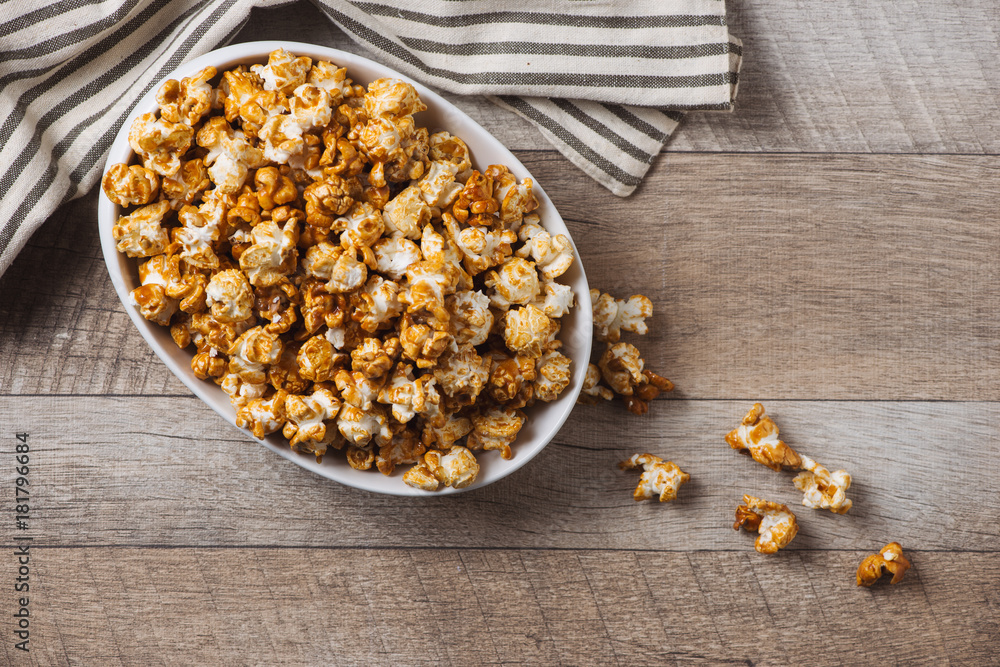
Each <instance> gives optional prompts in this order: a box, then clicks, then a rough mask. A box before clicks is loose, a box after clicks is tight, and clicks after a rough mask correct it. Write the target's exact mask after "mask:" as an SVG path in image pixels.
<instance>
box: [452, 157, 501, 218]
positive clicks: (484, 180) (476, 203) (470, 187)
mask: <svg viewBox="0 0 1000 667" xmlns="http://www.w3.org/2000/svg"><path fill="white" fill-rule="evenodd" d="M488 172H489V170H487V174H483V173H481V172H478V171H473V172H472V174H471V175H470V176H469V179H468V180H467V181H466V182H465V187H464V188H463V189H462V192H461V193H460V194H459V195H458V199H456V200H455V203H454V204H452V207H451V214H452V215H453V216H455V219H456V220H458V221H459V222H462V223H466V224H469V225H481V226H485V227H491V226H492V225H493V224H494V223H495V222H496V221H497V219H496V218H495V217H494V216H493V214H494V213H496V212H497V211H498V210H499V209H500V204H499V203H498V202H497V200H496V199H494V198H493V179H491V178H490V177H489V175H488Z"/></svg>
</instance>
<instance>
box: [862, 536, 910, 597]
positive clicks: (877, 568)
mask: <svg viewBox="0 0 1000 667" xmlns="http://www.w3.org/2000/svg"><path fill="white" fill-rule="evenodd" d="M909 569H910V561H909V560H907V558H906V556H904V555H903V547H902V546H901V545H900V544H899V542H890V543H889V544H887V545H885V546H884V547H882V550H881V551H880V552H878V553H877V554H872V555H870V556H868V557H867V558H865V559H864V560H863V561H861V565H859V566H858V575H857V580H858V586H871V585H872V584H874V583H875V582H876V581H878V580H879V579H880V578H881V577H882V575H883V574H886V573H888V574H891V575H892V580H891V581H890V582H889V583H890V584H898V583H899V582H900V581H901V580H902V579H903V575H904V574H906V571H907V570H909Z"/></svg>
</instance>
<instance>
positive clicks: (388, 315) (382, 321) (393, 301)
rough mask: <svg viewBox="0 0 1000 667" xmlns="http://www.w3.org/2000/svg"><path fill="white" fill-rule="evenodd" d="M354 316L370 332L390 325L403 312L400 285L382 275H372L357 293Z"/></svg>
mask: <svg viewBox="0 0 1000 667" xmlns="http://www.w3.org/2000/svg"><path fill="white" fill-rule="evenodd" d="M354 302H355V307H354V313H353V314H352V317H353V318H354V319H355V320H356V321H357V322H358V324H360V325H361V328H362V329H364V330H365V331H367V332H368V333H374V332H375V331H377V330H378V329H379V328H380V327H383V326H387V325H389V324H390V323H391V322H392V321H393V320H394V319H395V318H396V317H397V316H398V315H399V314H400V313H401V312H403V304H402V303H401V302H400V301H399V285H398V284H396V283H394V282H392V281H391V280H383V279H382V277H381V276H371V277H370V278H368V282H366V283H365V285H364V287H362V288H361V290H360V291H359V292H357V293H356V294H355V298H354Z"/></svg>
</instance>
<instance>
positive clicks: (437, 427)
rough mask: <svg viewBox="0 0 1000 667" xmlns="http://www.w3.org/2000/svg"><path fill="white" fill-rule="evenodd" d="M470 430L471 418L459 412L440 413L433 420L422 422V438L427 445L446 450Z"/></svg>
mask: <svg viewBox="0 0 1000 667" xmlns="http://www.w3.org/2000/svg"><path fill="white" fill-rule="evenodd" d="M470 431H472V420H471V419H469V418H468V417H466V416H464V415H462V414H459V413H451V412H449V413H442V415H441V416H439V417H438V419H436V420H434V421H428V422H424V431H423V434H422V440H423V443H424V444H425V445H427V446H428V447H433V448H435V449H440V450H442V451H448V450H450V449H451V448H452V446H454V444H455V443H456V442H458V441H459V440H461V439H462V438H464V437H465V436H467V435H468V434H469V432H470Z"/></svg>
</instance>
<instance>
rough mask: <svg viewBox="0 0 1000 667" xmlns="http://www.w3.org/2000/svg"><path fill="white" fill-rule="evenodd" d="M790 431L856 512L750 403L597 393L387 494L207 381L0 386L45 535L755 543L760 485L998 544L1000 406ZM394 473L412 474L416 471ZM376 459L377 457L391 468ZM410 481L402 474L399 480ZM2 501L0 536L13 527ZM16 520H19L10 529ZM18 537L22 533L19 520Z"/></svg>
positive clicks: (949, 540)
mask: <svg viewBox="0 0 1000 667" xmlns="http://www.w3.org/2000/svg"><path fill="white" fill-rule="evenodd" d="M766 407H767V408H768V411H769V413H770V414H773V415H774V418H775V420H776V421H777V423H778V424H779V426H780V427H781V429H782V436H783V437H784V438H785V439H786V441H787V442H788V443H789V444H791V445H792V446H793V447H796V448H798V449H799V450H800V451H802V452H803V453H806V454H809V455H811V456H813V457H814V458H816V459H817V460H819V461H820V462H821V463H823V464H824V465H826V466H828V467H830V469H831V470H835V469H838V468H845V469H847V470H848V472H850V473H851V474H852V476H853V479H854V482H853V485H852V487H851V490H850V492H849V494H848V495H849V497H851V498H852V499H853V500H854V503H855V505H854V508H853V509H852V510H851V511H850V513H849V514H847V515H845V516H838V515H835V514H833V513H831V512H828V511H820V510H812V509H808V508H805V507H802V506H801V505H800V502H801V498H802V496H801V494H800V493H799V492H798V491H797V490H796V489H795V488H794V486H793V484H792V477H793V475H792V474H791V473H776V472H773V471H771V470H769V469H767V468H765V467H763V466H761V465H759V464H757V463H755V462H753V461H752V460H750V459H749V458H748V457H744V456H741V455H739V454H738V453H736V452H734V451H733V450H732V449H730V448H729V447H728V445H726V443H725V442H724V440H723V436H724V435H725V433H726V432H727V431H729V430H730V429H731V428H734V427H735V425H736V424H738V423H739V420H740V418H741V417H742V416H743V414H744V412H745V411H746V410H747V408H749V403H748V402H746V401H665V402H661V403H658V404H656V405H654V406H653V409H652V410H651V411H650V414H649V415H647V417H645V418H641V419H640V418H635V417H631V416H626V413H625V412H624V410H623V409H622V408H621V407H620V406H617V405H616V406H610V405H606V406H600V407H588V406H581V407H579V408H578V409H577V413H576V416H575V418H574V419H571V420H570V421H569V422H568V423H567V425H566V426H565V427H564V428H563V430H562V432H561V433H560V434H559V435H558V436H557V438H556V440H555V441H554V442H553V443H552V444H550V445H549V446H548V447H547V448H546V449H545V450H543V452H542V453H541V454H540V455H539V456H538V457H537V458H536V459H535V460H533V461H532V462H531V463H530V464H529V465H527V466H525V467H524V468H522V469H521V470H519V471H518V472H516V473H514V474H513V475H511V476H509V477H507V478H505V479H504V480H502V481H500V482H497V483H495V484H493V485H491V486H488V487H486V488H483V489H478V490H475V491H472V492H468V493H465V494H461V495H459V496H454V497H447V498H428V499H412V498H397V497H387V496H379V495H375V494H372V493H368V492H363V491H358V490H355V489H351V488H347V487H344V486H341V485H339V484H337V483H335V482H331V481H329V480H326V479H325V478H322V477H319V476H316V475H313V474H311V473H308V472H306V471H304V470H302V469H300V468H299V467H297V466H295V465H294V464H293V463H291V462H289V461H286V460H284V459H282V458H280V457H278V456H276V455H274V454H272V453H271V452H269V451H268V450H266V449H264V448H263V447H261V446H259V445H258V444H256V442H255V441H253V440H252V439H251V438H249V437H244V436H242V435H241V434H240V433H239V432H237V431H236V430H235V429H233V428H232V427H231V426H229V425H227V424H226V423H225V422H223V421H222V419H221V418H220V417H218V416H216V415H215V413H213V412H211V411H210V410H209V409H208V408H206V407H204V406H203V405H202V404H201V402H200V401H199V400H198V399H196V398H153V397H146V398H128V397H126V398H119V397H116V398H101V397H83V396H80V397H56V398H47V397H35V398H32V399H31V400H30V401H28V400H26V399H24V398H20V397H6V398H0V414H3V415H5V417H4V419H3V430H4V432H8V433H11V432H13V431H15V430H25V431H28V432H29V433H31V439H32V440H31V442H32V449H33V451H35V452H37V453H36V454H34V455H33V456H32V462H33V463H32V473H31V474H32V482H31V483H32V508H33V510H32V513H33V514H34V523H33V524H32V525H33V526H34V525H37V527H38V530H39V533H38V537H37V538H36V542H40V543H42V544H48V545H61V546H77V545H82V544H112V545H114V544H121V545H196V546H210V545H236V546H245V545H296V546H338V547H366V546H408V547H428V548H431V547H439V546H452V547H471V546H477V547H511V546H528V547H533V548H567V549H585V548H590V547H597V548H614V549H633V550H643V549H652V550H678V551H689V550H705V549H721V550H734V551H736V552H741V553H742V552H752V548H753V540H752V538H751V536H750V535H748V534H745V533H739V532H735V531H733V530H732V521H733V512H734V510H735V508H736V505H737V504H739V502H740V500H741V498H742V496H743V494H744V493H750V494H752V495H755V496H759V497H764V498H768V499H771V500H775V501H778V502H783V503H787V504H788V505H789V506H790V507H792V508H793V510H794V511H796V514H797V516H798V517H799V523H800V525H801V528H800V532H799V535H798V536H797V537H796V538H795V541H794V542H793V543H792V544H791V545H790V548H792V549H810V550H811V549H848V550H856V549H876V548H880V547H881V546H883V545H884V544H886V543H887V542H889V541H892V540H896V541H898V542H900V543H902V544H903V545H904V546H905V547H907V548H913V549H936V550H951V549H955V548H961V549H973V550H975V549H986V550H997V549H998V548H1000V528H998V526H997V523H996V520H995V517H996V516H997V514H998V513H1000V499H998V497H997V495H996V494H995V493H990V492H989V491H988V490H989V489H991V488H994V487H995V481H996V479H998V477H1000V462H998V459H997V457H996V456H995V452H996V451H997V449H998V446H1000V435H998V433H1000V404H997V403H953V402H927V403H913V402H883V403H855V402H838V401H830V402H827V401H768V403H767V405H766ZM645 451H648V452H651V453H653V454H657V455H660V456H663V457H665V458H667V459H670V460H673V461H674V462H676V463H677V464H678V465H679V466H680V467H681V468H682V469H684V470H685V471H687V472H688V473H689V474H690V475H691V477H692V479H691V481H690V483H688V484H687V485H685V486H684V487H682V489H681V492H680V497H679V498H678V500H677V501H676V502H674V503H671V504H660V503H636V502H634V501H633V500H632V489H633V488H634V487H635V485H636V484H637V482H638V475H637V474H635V473H623V472H621V471H619V470H618V468H617V466H616V464H617V462H618V461H620V460H623V459H624V458H627V457H628V456H629V455H631V454H633V453H635V452H645ZM402 472H403V471H402V470H399V471H397V473H396V477H397V478H399V477H401V475H402ZM370 474H373V475H377V474H379V473H378V472H374V471H373V472H371V473H370ZM399 483H400V484H402V481H401V480H400V482H399ZM12 511H13V508H12V507H10V506H8V507H3V508H0V518H3V519H4V520H3V521H2V522H0V539H4V538H3V537H2V536H3V535H6V534H9V532H10V531H11V530H13V523H14V522H13V517H12V516H11V514H12ZM5 531H6V532H5ZM8 539H9V538H8Z"/></svg>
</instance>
